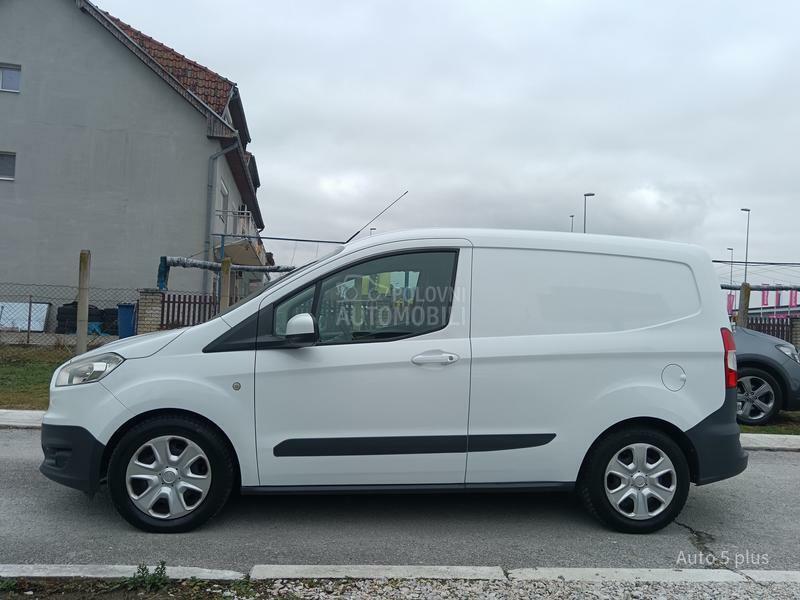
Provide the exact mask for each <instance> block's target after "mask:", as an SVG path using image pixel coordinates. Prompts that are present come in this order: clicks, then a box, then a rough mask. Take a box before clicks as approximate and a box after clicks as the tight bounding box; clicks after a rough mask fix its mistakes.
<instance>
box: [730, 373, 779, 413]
mask: <svg viewBox="0 0 800 600" xmlns="http://www.w3.org/2000/svg"><path fill="white" fill-rule="evenodd" d="M773 406H775V390H773V389H772V386H771V385H770V384H769V383H767V382H766V381H764V380H763V379H761V378H760V377H756V376H755V375H745V376H744V377H740V378H739V381H738V382H737V384H736V414H737V415H738V416H740V417H742V418H744V419H747V420H749V421H759V420H761V419H763V418H764V417H765V416H766V415H768V414H770V412H771V411H772V408H773Z"/></svg>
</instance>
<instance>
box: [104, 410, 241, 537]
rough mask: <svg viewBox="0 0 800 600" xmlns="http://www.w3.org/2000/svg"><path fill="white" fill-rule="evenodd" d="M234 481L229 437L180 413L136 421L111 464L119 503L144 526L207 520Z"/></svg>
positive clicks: (174, 529) (156, 528)
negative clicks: (227, 442)
mask: <svg viewBox="0 0 800 600" xmlns="http://www.w3.org/2000/svg"><path fill="white" fill-rule="evenodd" d="M233 482H234V465H233V460H232V457H231V452H230V450H229V449H228V447H227V444H226V443H225V440H223V439H222V438H221V436H220V435H219V433H218V432H216V431H214V430H213V429H212V428H210V427H209V426H208V425H206V424H205V423H203V422H202V421H200V420H198V419H193V418H191V417H186V416H179V415H161V416H157V417H153V418H151V419H147V420H146V421H143V422H141V423H139V424H137V425H135V426H134V427H132V428H131V429H130V431H128V432H126V433H125V434H124V435H123V436H122V438H121V439H120V440H119V443H118V444H117V445H116V447H115V448H114V451H113V453H112V454H111V459H110V461H109V465H108V488H109V492H110V494H111V499H112V501H113V502H114V506H115V507H116V509H117V511H118V512H119V513H120V514H121V515H122V516H123V517H124V518H125V519H126V520H127V521H128V522H129V523H131V524H132V525H134V526H136V527H138V528H139V529H143V530H144V531H152V532H159V533H178V532H183V531H189V530H191V529H194V528H195V527H198V526H199V525H202V524H203V523H205V522H206V521H208V520H209V519H210V518H212V517H213V516H214V515H216V514H217V513H218V512H219V511H220V510H221V509H222V507H223V506H224V505H225V503H226V502H227V500H228V497H229V496H230V493H231V489H232V487H233Z"/></svg>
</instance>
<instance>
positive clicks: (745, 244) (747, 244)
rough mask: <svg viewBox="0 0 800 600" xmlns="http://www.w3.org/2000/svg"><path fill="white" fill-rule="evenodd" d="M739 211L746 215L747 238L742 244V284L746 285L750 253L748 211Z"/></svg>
mask: <svg viewBox="0 0 800 600" xmlns="http://www.w3.org/2000/svg"><path fill="white" fill-rule="evenodd" d="M741 211H742V212H746V213H747V237H746V238H745V242H744V282H745V283H747V258H748V254H749V252H750V209H749V208H743V209H741Z"/></svg>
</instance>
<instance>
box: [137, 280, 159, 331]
mask: <svg viewBox="0 0 800 600" xmlns="http://www.w3.org/2000/svg"><path fill="white" fill-rule="evenodd" d="M162 302H163V293H162V292H161V290H158V289H153V288H146V289H141V290H139V314H138V317H137V320H136V333H137V334H139V333H150V332H151V331H158V330H159V329H161V304H162Z"/></svg>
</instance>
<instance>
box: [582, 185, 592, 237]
mask: <svg viewBox="0 0 800 600" xmlns="http://www.w3.org/2000/svg"><path fill="white" fill-rule="evenodd" d="M592 196H594V192H588V193H586V194H584V195H583V233H586V198H591V197H592Z"/></svg>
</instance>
